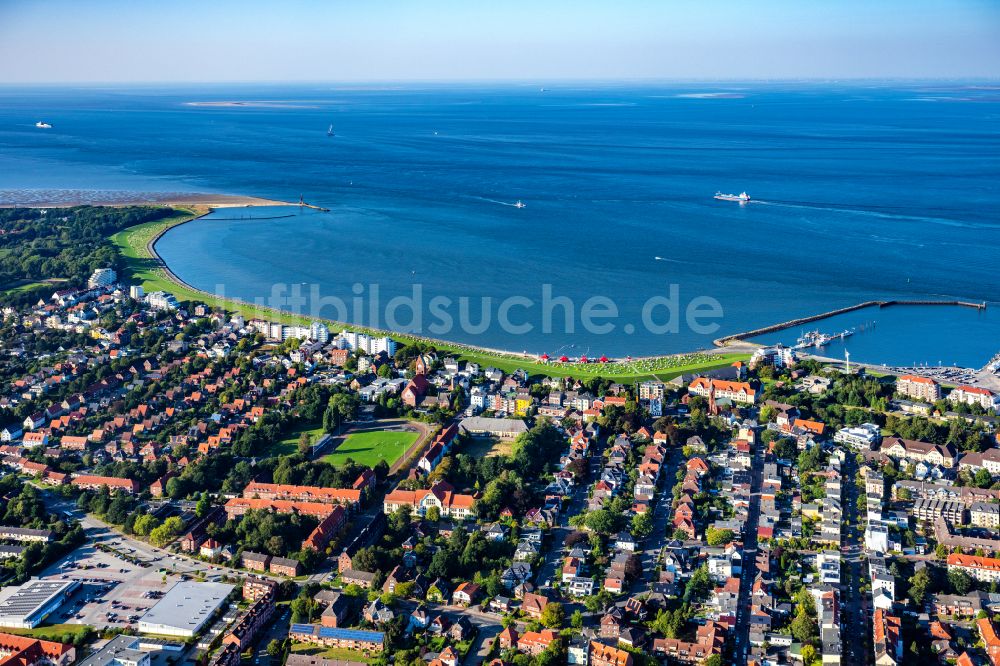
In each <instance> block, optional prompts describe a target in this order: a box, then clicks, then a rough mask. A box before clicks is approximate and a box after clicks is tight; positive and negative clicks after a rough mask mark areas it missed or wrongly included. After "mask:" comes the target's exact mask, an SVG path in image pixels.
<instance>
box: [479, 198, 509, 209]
mask: <svg viewBox="0 0 1000 666" xmlns="http://www.w3.org/2000/svg"><path fill="white" fill-rule="evenodd" d="M472 198H473V199H479V200H480V201H488V202H490V203H495V204H500V205H501V206H510V207H511V208H520V206H518V205H517V204H516V203H510V202H508V201H500V200H499V199H487V198H486V197H472Z"/></svg>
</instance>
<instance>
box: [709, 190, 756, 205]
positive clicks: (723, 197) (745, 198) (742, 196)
mask: <svg viewBox="0 0 1000 666" xmlns="http://www.w3.org/2000/svg"><path fill="white" fill-rule="evenodd" d="M715 198H716V199H718V200H719V201H737V202H739V203H749V202H750V195H749V194H747V193H746V192H740V193H739V194H723V193H722V192H716V193H715Z"/></svg>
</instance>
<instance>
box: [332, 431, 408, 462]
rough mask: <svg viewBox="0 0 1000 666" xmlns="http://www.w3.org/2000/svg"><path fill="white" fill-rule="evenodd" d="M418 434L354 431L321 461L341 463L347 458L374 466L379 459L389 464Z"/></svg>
mask: <svg viewBox="0 0 1000 666" xmlns="http://www.w3.org/2000/svg"><path fill="white" fill-rule="evenodd" d="M417 437H419V435H418V434H417V433H415V432H402V431H398V430H378V431H373V432H356V433H353V434H350V435H348V436H347V439H345V440H344V441H343V442H342V443H341V445H340V446H338V447H337V448H336V450H335V451H334V452H333V453H330V454H327V455H325V456H323V462H328V463H330V464H332V465H342V464H343V463H344V461H346V460H347V459H348V458H350V459H351V460H353V461H354V462H356V463H360V464H362V465H368V466H369V467H374V466H375V465H376V464H378V462H379V461H380V460H384V461H385V462H386V463H387V464H389V465H390V466H391V465H392V464H393V463H394V462H396V461H397V460H399V458H400V456H402V455H403V453H404V452H405V451H406V450H407V449H408V448H410V447H411V446H412V445H413V443H414V442H415V441H417Z"/></svg>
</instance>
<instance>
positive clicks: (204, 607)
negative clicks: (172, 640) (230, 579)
mask: <svg viewBox="0 0 1000 666" xmlns="http://www.w3.org/2000/svg"><path fill="white" fill-rule="evenodd" d="M233 589H235V588H234V586H233V585H226V584H225V583H198V582H195V581H183V582H180V583H177V585H174V587H173V588H171V590H170V591H169V592H167V593H166V594H165V595H163V598H162V599H160V600H159V601H158V602H156V605H155V606H153V607H152V608H150V609H149V610H148V611H146V614H145V615H143V616H142V619H140V620H139V631H140V632H142V633H144V634H160V635H163V636H181V637H184V638H191V637H192V636H196V635H197V634H198V632H200V631H201V629H202V627H204V626H205V625H206V624H207V623H208V621H209V620H211V619H212V616H213V615H215V612H216V611H217V610H219V607H220V606H222V604H223V603H224V602H225V601H226V599H227V598H228V597H229V595H230V594H231V593H232V591H233Z"/></svg>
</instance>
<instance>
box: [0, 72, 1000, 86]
mask: <svg viewBox="0 0 1000 666" xmlns="http://www.w3.org/2000/svg"><path fill="white" fill-rule="evenodd" d="M861 82H871V83H947V82H951V83H975V82H991V83H1000V74H997V75H992V76H981V75H978V76H975V75H968V76H936V77H902V76H842V77H837V76H823V77H757V78H745V77H744V78H721V77H720V78H705V77H691V78H684V77H673V78H660V77H635V78H606V77H593V78H592V77H560V78H537V79H530V78H502V77H498V78H485V79H476V78H454V79H451V78H440V79H434V78H428V79H291V80H289V79H280V80H274V79H259V80H251V79H229V80H224V79H216V80H210V79H198V80H194V79H192V80H181V79H167V80H156V81H154V80H146V81H131V80H129V81H126V80H122V81H100V80H87V81H54V80H53V81H2V80H0V86H2V87H17V86H24V87H47V86H49V87H55V86H59V87H63V86H85V87H90V86H178V85H350V86H358V85H397V86H399V85H483V84H494V85H495V84H503V85H518V86H522V85H523V86H538V85H543V86H544V85H560V84H567V83H568V84H573V85H579V84H591V85H624V84H646V85H663V84H701V83H714V84H740V85H747V84H758V85H759V84H782V83H783V84H788V83H861Z"/></svg>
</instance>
